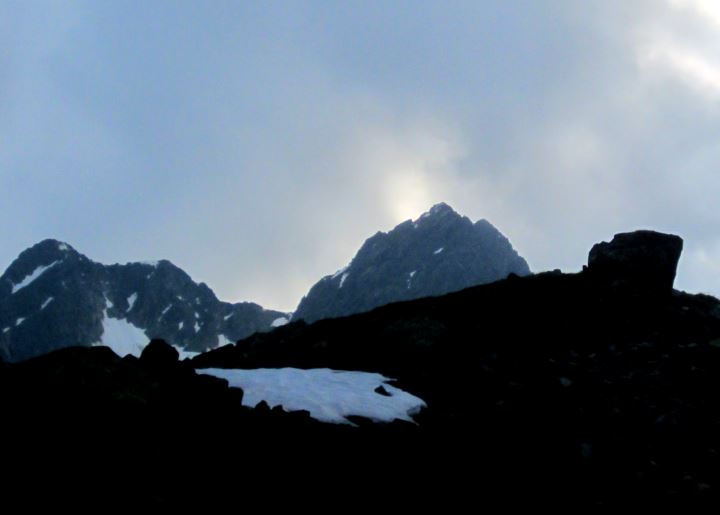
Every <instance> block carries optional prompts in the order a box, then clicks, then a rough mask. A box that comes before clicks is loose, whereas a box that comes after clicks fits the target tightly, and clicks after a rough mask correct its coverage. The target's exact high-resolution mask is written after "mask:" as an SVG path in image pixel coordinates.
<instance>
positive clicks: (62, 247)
mask: <svg viewBox="0 0 720 515" xmlns="http://www.w3.org/2000/svg"><path fill="white" fill-rule="evenodd" d="M58 250H59V251H61V252H66V251H68V250H70V249H69V248H68V246H67V244H65V243H60V244H58Z"/></svg>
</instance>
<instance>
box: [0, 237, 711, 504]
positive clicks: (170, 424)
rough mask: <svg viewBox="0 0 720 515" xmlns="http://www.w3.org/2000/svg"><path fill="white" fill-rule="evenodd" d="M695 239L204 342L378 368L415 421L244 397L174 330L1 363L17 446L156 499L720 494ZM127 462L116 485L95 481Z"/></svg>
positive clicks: (598, 255)
mask: <svg viewBox="0 0 720 515" xmlns="http://www.w3.org/2000/svg"><path fill="white" fill-rule="evenodd" d="M681 248H682V241H681V240H680V239H679V238H677V237H670V236H667V235H660V234H657V233H650V232H640V233H634V234H632V235H626V236H619V237H616V239H615V240H613V242H611V243H610V244H605V245H604V246H602V245H601V246H596V247H595V248H594V249H593V252H592V253H591V259H590V263H589V265H590V266H589V267H588V269H587V270H585V271H583V272H582V273H579V274H561V273H546V274H539V275H536V276H531V277H524V278H519V277H511V278H509V279H507V280H505V281H501V282H497V283H493V284H489V285H485V286H479V287H476V288H471V289H468V290H464V291H462V292H458V293H454V294H450V295H446V296H444V297H436V298H427V299H420V300H416V301H410V302H405V303H399V304H393V305H389V306H386V307H382V308H379V309H376V310H374V311H371V312H369V313H364V314H361V315H355V316H352V317H347V318H340V319H332V320H324V321H320V322H318V323H315V324H312V325H306V324H305V323H303V322H298V323H292V324H289V325H287V326H284V327H281V328H279V329H277V330H275V331H273V332H271V333H266V334H257V335H255V336H253V337H250V338H248V339H246V340H244V341H241V342H239V343H238V344H237V345H235V346H227V347H223V348H221V349H218V350H216V351H213V352H210V353H207V354H205V355H201V356H199V357H197V358H195V359H194V360H193V361H192V365H193V366H195V367H226V368H232V367H260V366H262V367H279V366H295V367H331V368H337V369H353V370H368V371H378V372H382V373H384V374H386V375H389V376H392V377H395V378H397V379H398V382H399V383H400V385H401V386H402V387H403V389H405V390H407V391H409V392H411V393H413V394H415V395H418V396H420V397H422V398H423V399H424V400H425V401H427V403H428V408H427V409H426V410H424V411H423V412H421V414H420V415H418V416H417V417H416V420H417V422H418V425H416V426H415V425H410V424H400V423H397V424H392V425H373V424H370V423H368V422H363V421H358V423H359V427H357V428H352V427H348V426H335V425H327V424H325V425H323V424H319V423H316V422H314V421H312V420H310V419H309V418H308V417H306V416H303V415H302V414H283V413H281V412H279V410H275V411H274V412H268V411H267V410H248V409H244V408H240V407H239V399H238V397H239V393H238V391H237V390H235V391H234V390H230V389H227V388H225V385H224V384H223V382H222V381H219V380H215V379H212V378H207V377H202V376H198V375H196V374H194V373H193V371H192V369H191V368H190V367H189V366H188V363H186V362H185V363H177V362H175V361H174V359H172V357H171V356H164V353H167V352H166V351H163V350H161V349H163V348H164V347H163V346H162V345H161V344H155V345H153V346H151V347H148V353H149V352H150V351H151V350H152V352H153V353H156V354H157V356H155V357H153V356H152V355H149V356H143V358H142V359H140V360H139V361H138V360H135V359H131V358H126V359H123V360H121V359H119V358H116V357H114V356H113V355H112V354H111V353H109V352H106V351H103V350H102V349H70V350H66V351H60V352H57V353H54V354H50V355H47V356H44V357H41V358H37V359H34V360H31V361H27V362H24V363H19V364H15V365H8V366H5V367H4V368H3V369H2V372H1V373H0V381H1V385H0V386H1V387H0V392H2V399H1V401H2V406H3V409H4V414H5V415H6V418H4V419H5V420H10V421H13V422H12V423H10V424H8V423H6V424H4V426H3V432H4V433H5V435H4V436H3V441H4V442H6V446H5V450H4V452H5V453H6V455H8V456H9V457H10V458H14V461H11V462H12V463H15V465H14V466H18V467H19V466H20V465H18V463H20V464H21V465H23V466H24V465H27V464H28V463H33V464H42V467H35V469H36V470H37V469H40V470H47V466H48V463H50V464H51V465H52V466H56V467H60V468H62V464H64V463H67V462H69V461H72V462H74V463H77V462H80V463H83V464H84V465H85V467H84V469H83V470H92V471H97V474H94V475H93V476H94V477H93V479H94V481H93V485H95V484H96V483H99V484H100V485H101V486H100V487H97V486H95V487H94V488H99V489H88V488H84V489H81V490H80V491H81V492H82V493H83V494H84V495H87V492H88V491H92V492H95V493H97V494H98V495H99V496H101V497H103V498H105V496H107V495H109V494H111V493H112V494H114V495H119V494H118V492H120V491H121V492H123V495H124V496H125V497H122V496H121V497H120V498H121V499H126V500H127V499H129V501H128V502H130V503H134V502H143V503H151V504H157V505H175V504H179V505H182V504H183V503H188V502H191V501H196V502H200V503H201V504H202V502H207V503H211V502H216V501H218V500H220V499H222V500H223V501H227V500H230V501H233V502H236V503H240V504H239V505H242V501H243V499H257V498H261V499H263V500H264V501H265V502H268V501H271V500H273V501H275V502H280V503H285V502H297V503H303V502H304V501H307V503H308V504H310V503H313V502H317V501H318V500H319V499H326V498H327V496H328V495H331V494H336V495H340V496H344V497H342V498H343V499H345V500H346V502H348V503H350V504H352V505H355V504H356V502H358V501H357V500H358V499H359V500H360V501H362V500H365V501H366V502H370V501H371V499H375V498H376V496H378V495H379V494H380V493H381V492H389V493H391V494H392V495H393V497H392V498H393V499H394V500H395V501H396V502H401V503H403V506H404V507H405V508H407V507H408V506H414V505H415V504H418V505H421V504H425V503H427V502H429V501H441V502H443V505H444V507H445V508H446V509H452V508H453V506H454V503H459V502H463V501H468V500H469V501H472V502H473V506H478V507H486V506H488V504H489V503H490V502H500V503H503V504H505V505H517V504H522V505H527V506H528V507H533V508H539V507H541V506H543V505H548V504H567V505H571V506H574V507H578V508H580V507H588V506H616V505H617V506H623V507H628V506H634V507H641V508H644V509H648V508H652V507H659V506H662V507H665V508H667V507H673V506H674V507H682V508H683V509H688V508H692V507H696V506H705V505H710V504H714V503H715V502H716V500H717V499H716V497H717V490H718V488H720V455H719V454H718V451H720V302H719V301H718V300H717V299H714V298H712V297H708V296H704V295H688V294H685V293H681V292H677V291H673V290H672V289H671V285H672V280H673V278H674V275H675V269H676V266H677V259H678V257H679V255H680V250H681ZM58 435H61V436H58ZM23 446H25V447H23ZM26 452H27V453H30V454H31V455H32V457H33V458H32V459H31V460H26V459H23V457H24V456H26V454H25V453H26ZM125 469H129V470H131V471H132V472H131V474H132V476H131V481H126V482H125V483H124V484H123V485H121V486H122V488H121V487H119V486H118V485H117V484H116V483H115V482H113V481H105V482H103V481H102V479H105V478H106V477H110V476H111V477H113V479H114V477H115V475H116V474H117V472H118V470H125ZM54 477H56V476H54ZM59 477H61V478H63V481H62V482H61V483H62V484H66V482H67V479H68V478H67V477H63V476H62V475H60V476H59ZM34 478H35V479H34V482H33V483H32V484H33V485H37V484H43V485H45V483H42V482H40V480H39V479H37V477H36V476H34ZM57 481H59V480H58V479H57V478H56V482H57ZM53 484H55V483H53ZM102 485H104V486H102ZM108 485H111V486H108ZM63 492H65V494H66V495H67V496H68V497H67V498H68V499H70V500H71V501H73V502H76V501H77V499H78V496H77V495H72V493H71V494H68V493H67V492H68V491H67V490H63ZM75 493H77V492H75ZM280 494H283V495H280ZM128 496H129V497H128ZM268 496H270V497H268ZM378 505H380V501H378Z"/></svg>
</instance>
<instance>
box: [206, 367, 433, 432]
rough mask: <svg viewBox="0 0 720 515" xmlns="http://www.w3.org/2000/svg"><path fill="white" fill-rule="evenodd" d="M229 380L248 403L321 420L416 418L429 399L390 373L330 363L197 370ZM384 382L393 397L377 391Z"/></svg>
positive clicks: (348, 422) (345, 421)
mask: <svg viewBox="0 0 720 515" xmlns="http://www.w3.org/2000/svg"><path fill="white" fill-rule="evenodd" d="M197 372H198V373H200V374H207V375H211V376H215V377H219V378H221V379H226V380H227V381H228V382H229V383H230V386H233V387H238V388H242V389H243V391H244V392H245V395H244V396H243V401H242V402H243V405H244V406H249V407H255V406H256V405H257V404H258V403H259V402H260V401H265V402H267V403H268V404H269V405H270V406H271V407H274V406H282V407H283V408H284V409H285V411H297V410H308V411H309V412H310V416H312V417H313V418H315V419H317V420H319V421H321V422H331V423H337V424H350V423H351V422H350V421H349V420H348V419H347V418H346V417H348V416H353V415H355V416H360V417H366V418H369V419H371V420H375V421H378V422H391V421H393V420H395V419H400V420H406V421H409V422H412V421H413V420H412V415H414V414H416V413H417V412H418V411H420V409H421V408H423V407H425V406H426V404H425V402H424V401H423V400H422V399H420V398H418V397H415V396H414V395H411V394H409V393H407V392H404V391H402V390H400V389H399V388H395V387H393V386H390V385H389V384H387V381H390V379H388V378H387V377H384V376H382V375H380V374H374V373H370V372H348V371H336V370H331V369H328V368H319V369H310V370H300V369H297V368H280V369H269V368H264V369H263V368H261V369H256V370H240V369H219V368H206V369H199V370H197ZM381 385H382V386H383V388H385V390H386V391H387V392H388V393H390V396H389V397H388V396H384V395H380V394H378V393H376V392H375V389H376V388H377V387H379V386H381Z"/></svg>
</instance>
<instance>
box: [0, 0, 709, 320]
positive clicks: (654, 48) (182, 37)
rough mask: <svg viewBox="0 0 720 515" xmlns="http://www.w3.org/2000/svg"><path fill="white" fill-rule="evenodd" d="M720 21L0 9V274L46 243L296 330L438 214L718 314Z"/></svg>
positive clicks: (372, 5)
mask: <svg viewBox="0 0 720 515" xmlns="http://www.w3.org/2000/svg"><path fill="white" fill-rule="evenodd" d="M718 200H720V2H717V1H716V0H597V1H595V0H591V1H583V2H578V1H577V0H546V1H542V0H535V1H519V0H518V1H512V0H498V1H482V0H475V1H452V0H442V1H437V2H433V1H416V0H411V1H410V0H409V1H399V0H397V1H392V0H381V1H377V2H374V1H371V0H362V1H356V2H353V1H348V0H343V1H328V0H325V1H318V2H303V1H285V2H271V1H252V2H250V1H247V2H240V1H229V2H222V1H217V0H213V1H211V2H208V1H199V0H198V1H194V2H181V1H177V0H173V1H168V2H163V1H160V0H153V1H146V0H142V1H138V2H131V1H110V2H103V1H97V0H95V1H90V2H83V1H77V2H73V1H70V0H62V1H57V2H51V1H45V2H34V1H28V0H20V1H17V2H15V1H9V0H0V235H2V239H1V240H0V268H4V267H5V266H7V265H9V264H10V262H11V261H12V260H13V259H14V258H15V257H16V256H17V254H18V253H19V252H20V251H22V250H23V249H24V248H26V247H28V246H30V245H31V244H33V243H35V242H37V241H39V240H40V239H43V238H47V237H54V238H58V239H61V240H64V241H67V242H68V243H70V244H72V245H73V246H75V248H77V249H78V250H79V251H81V252H83V253H85V254H86V255H88V256H89V257H91V258H93V259H95V260H97V261H101V262H105V263H113V262H126V261H137V260H150V259H159V258H167V259H170V260H171V261H173V262H174V263H175V264H177V265H178V266H180V267H182V268H184V269H185V270H186V271H187V272H188V273H189V274H190V275H191V276H192V277H193V278H194V279H195V280H197V281H205V282H206V283H208V285H209V286H210V287H211V288H213V289H214V290H215V292H216V293H217V295H218V296H219V297H220V298H221V299H223V300H229V301H239V300H252V301H256V302H259V303H260V304H262V305H264V306H265V307H270V308H278V309H285V310H292V309H294V308H295V306H296V305H297V303H298V301H299V300H300V298H301V297H302V295H303V294H304V293H305V292H306V291H307V290H308V288H309V287H310V286H311V285H312V284H313V283H314V282H315V281H316V280H317V279H319V278H320V277H321V276H323V275H325V274H328V273H332V272H334V271H335V270H336V269H338V268H340V267H341V266H343V265H344V264H346V263H347V262H348V261H349V260H350V258H351V257H352V256H353V255H354V253H355V251H356V250H357V249H358V248H359V246H360V245H361V244H362V242H363V241H364V240H365V239H366V238H367V237H369V236H371V235H372V234H374V233H375V232H376V231H378V230H388V229H390V228H392V227H393V226H394V225H396V224H397V223H399V222H402V221H403V220H406V219H408V218H415V217H417V216H418V215H420V214H421V213H422V212H423V211H425V210H427V208H429V207H430V206H431V205H432V204H434V203H436V202H440V201H446V202H448V203H449V204H450V205H452V206H453V207H454V208H455V209H456V210H457V211H459V212H461V213H462V214H465V215H467V216H469V217H470V218H472V219H473V220H475V219H478V218H487V219H488V220H489V221H491V222H492V223H493V224H494V225H495V226H497V227H498V228H499V229H500V230H501V231H502V232H503V233H504V234H506V235H507V236H508V237H509V238H510V240H511V241H512V243H513V245H514V246H515V248H516V249H517V250H518V251H519V252H520V253H521V255H523V256H524V257H525V258H526V259H527V260H528V262H529V263H530V266H531V268H532V269H533V270H534V271H541V270H546V269H554V268H562V269H563V270H566V271H574V270H578V269H579V268H580V267H581V266H582V265H583V264H584V263H585V262H586V256H587V252H588V250H589V248H590V247H591V245H592V244H593V243H595V242H597V241H601V240H603V239H605V240H607V239H609V238H611V237H612V235H613V234H614V233H616V232H622V231H627V230H632V229H636V228H653V229H657V230H663V231H671V232H675V233H677V234H680V235H681V236H682V237H683V238H684V239H685V253H684V255H683V258H682V261H681V267H680V272H679V278H678V282H677V285H678V286H679V287H680V288H683V289H686V290H689V291H704V292H710V293H713V294H715V295H718V294H720V206H718Z"/></svg>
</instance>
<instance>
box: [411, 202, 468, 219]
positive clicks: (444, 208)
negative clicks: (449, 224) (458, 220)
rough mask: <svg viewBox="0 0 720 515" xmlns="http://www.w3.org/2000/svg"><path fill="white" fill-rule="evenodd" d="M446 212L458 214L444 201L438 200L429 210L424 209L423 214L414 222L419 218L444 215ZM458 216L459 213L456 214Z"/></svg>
mask: <svg viewBox="0 0 720 515" xmlns="http://www.w3.org/2000/svg"><path fill="white" fill-rule="evenodd" d="M448 214H454V215H458V214H457V212H456V211H455V210H454V209H453V208H452V207H450V206H449V205H448V204H446V203H445V202H439V203H437V204H435V205H434V206H433V207H431V208H430V209H429V210H427V211H425V212H424V213H423V214H421V215H420V216H419V217H418V219H417V220H415V222H416V223H417V222H419V221H420V220H424V219H426V218H438V217H441V216H444V215H448ZM458 216H459V215H458Z"/></svg>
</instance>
